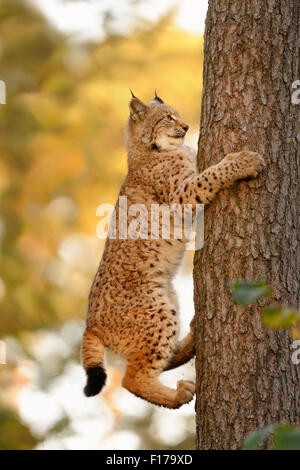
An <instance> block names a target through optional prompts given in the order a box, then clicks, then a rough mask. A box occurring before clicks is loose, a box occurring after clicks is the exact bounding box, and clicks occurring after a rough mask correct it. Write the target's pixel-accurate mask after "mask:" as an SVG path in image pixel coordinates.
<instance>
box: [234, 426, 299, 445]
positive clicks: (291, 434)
mask: <svg viewBox="0 0 300 470" xmlns="http://www.w3.org/2000/svg"><path fill="white" fill-rule="evenodd" d="M270 436H272V448H273V449H274V450H300V428H294V427H292V426H278V425H277V426H276V425H272V424H269V425H267V426H264V427H263V428H261V429H258V430H257V431H254V432H253V433H251V434H250V435H249V436H248V437H247V438H246V439H245V441H244V444H243V449H244V450H258V449H259V448H260V447H261V446H262V445H263V444H264V442H265V441H266V439H268V438H270Z"/></svg>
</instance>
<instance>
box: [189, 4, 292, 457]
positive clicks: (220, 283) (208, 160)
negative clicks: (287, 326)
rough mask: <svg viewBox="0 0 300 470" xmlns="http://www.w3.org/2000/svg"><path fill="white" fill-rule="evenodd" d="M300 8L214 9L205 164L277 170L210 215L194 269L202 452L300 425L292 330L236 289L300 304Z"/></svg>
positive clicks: (202, 148)
mask: <svg viewBox="0 0 300 470" xmlns="http://www.w3.org/2000/svg"><path fill="white" fill-rule="evenodd" d="M299 37H300V2H299V0H252V1H240V0H210V2H209V9H208V14H207V20H206V31H205V52H204V61H205V63H204V77H203V78H204V83H203V101H202V114H201V129H200V138H199V152H198V166H199V170H200V171H202V170H203V169H204V168H207V167H208V166H210V165H213V164H215V163H217V162H219V161H220V160H221V159H222V158H223V157H224V156H225V155H226V154H227V153H229V152H236V151H240V150H253V151H257V152H259V153H260V154H261V155H263V157H264V159H265V162H266V168H265V170H264V171H263V172H262V173H261V175H260V176H259V177H258V179H256V180H252V181H249V182H246V181H243V182H239V183H237V184H235V186H234V187H233V188H232V189H230V190H226V191H223V192H222V193H220V194H219V195H218V196H217V198H216V200H215V201H214V202H213V203H212V204H211V205H210V206H209V208H208V209H207V210H206V215H205V244H204V248H203V249H202V250H201V251H199V252H197V253H196V256H195V266H194V282H195V309H196V324H197V327H196V331H197V336H196V337H197V341H196V343H197V344H196V349H197V352H196V355H197V359H196V370H197V401H196V413H197V417H196V422H197V446H198V448H199V449H238V448H240V447H241V444H242V442H243V439H244V437H245V436H246V435H247V434H248V433H249V432H251V431H253V430H255V429H257V428H258V427H261V426H263V425H265V424H267V423H275V422H281V423H291V424H299V419H300V366H296V365H293V364H292V361H291V354H292V352H291V349H290V345H291V342H292V340H291V338H290V336H289V333H288V332H286V331H282V330H280V331H275V330H269V329H267V328H264V327H263V326H262V324H261V306H262V302H261V301H260V302H259V303H258V304H255V305H251V306H250V307H247V308H242V307H239V306H237V305H235V304H234V303H233V301H232V297H231V294H230V291H229V288H228V281H230V280H233V279H249V280H267V281H268V283H269V284H270V285H271V286H272V287H273V289H274V297H273V301H274V302H275V303H277V302H279V303H280V304H284V305H289V306H295V307H298V306H299V300H300V289H299V285H300V284H299V281H300V265H299V264H300V263H299V261H300V256H299V247H300V243H299V233H300V211H299V207H300V205H299V173H300V160H299V143H298V142H297V130H296V127H297V119H299V108H300V105H298V106H297V105H295V104H292V102H291V94H292V91H293V90H292V82H293V81H294V80H297V79H299V78H300V70H299Z"/></svg>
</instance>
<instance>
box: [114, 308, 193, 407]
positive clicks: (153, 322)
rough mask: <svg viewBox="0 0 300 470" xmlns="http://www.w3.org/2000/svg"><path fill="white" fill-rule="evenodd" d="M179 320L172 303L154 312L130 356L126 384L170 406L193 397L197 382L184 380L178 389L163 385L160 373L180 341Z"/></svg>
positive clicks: (150, 400)
mask: <svg viewBox="0 0 300 470" xmlns="http://www.w3.org/2000/svg"><path fill="white" fill-rule="evenodd" d="M176 336H177V320H176V311H175V310H174V309H173V308H172V306H166V305H165V306H164V307H163V308H159V309H158V311H157V312H156V313H151V316H150V323H149V324H148V325H147V328H146V329H145V331H144V334H143V335H141V336H140V338H141V340H140V342H139V344H137V345H136V350H135V351H134V352H133V353H132V354H131V356H130V357H128V364H127V369H126V373H125V377H124V379H123V386H124V387H125V388H127V390H129V391H130V392H132V393H134V394H135V395H137V396H139V397H141V398H144V399H145V400H147V401H149V402H151V403H154V404H155V405H160V406H165V407H167V408H179V407H180V406H181V405H183V404H184V403H188V402H189V401H191V400H192V398H193V395H194V392H195V386H194V384H193V382H190V381H185V380H181V381H179V382H178V383H177V389H172V388H169V387H166V386H165V385H163V384H162V383H161V382H160V381H159V380H158V377H159V374H160V373H161V372H162V371H163V370H164V368H165V367H166V366H167V364H168V362H169V360H170V357H172V355H173V351H174V348H175V344H176Z"/></svg>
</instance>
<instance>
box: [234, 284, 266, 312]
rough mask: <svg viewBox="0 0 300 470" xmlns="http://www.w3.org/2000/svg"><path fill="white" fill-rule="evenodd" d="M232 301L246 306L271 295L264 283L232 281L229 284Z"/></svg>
mask: <svg viewBox="0 0 300 470" xmlns="http://www.w3.org/2000/svg"><path fill="white" fill-rule="evenodd" d="M230 288H231V292H232V297H233V300H234V302H235V303H236V304H238V305H244V306H245V305H248V304H250V303H252V302H255V301H256V300H258V299H261V298H262V297H265V296H270V295H272V289H270V287H269V286H268V285H267V284H266V282H264V281H262V282H260V281H259V282H253V281H247V280H245V281H243V280H241V281H233V282H231V283H230Z"/></svg>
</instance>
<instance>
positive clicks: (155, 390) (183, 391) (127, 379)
mask: <svg viewBox="0 0 300 470" xmlns="http://www.w3.org/2000/svg"><path fill="white" fill-rule="evenodd" d="M122 384H123V386H124V387H125V388H127V390H129V391H130V392H131V393H134V394H135V395H137V396H138V397H140V398H144V399H145V400H147V401H149V402H150V403H153V404H155V405H159V406H165V407H166V408H173V409H175V408H179V407H180V406H181V405H183V404H185V403H189V402H190V401H191V400H192V398H193V396H194V393H195V385H194V383H193V382H190V381H189V380H180V381H179V382H177V389H173V388H170V387H166V386H165V385H163V384H162V383H161V382H160V381H159V380H158V374H157V372H155V371H153V369H152V367H151V365H150V364H145V365H144V367H143V368H141V369H139V370H138V371H137V367H136V364H134V363H133V364H132V363H130V362H129V363H128V365H127V369H126V373H125V376H124V379H123V382H122Z"/></svg>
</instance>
